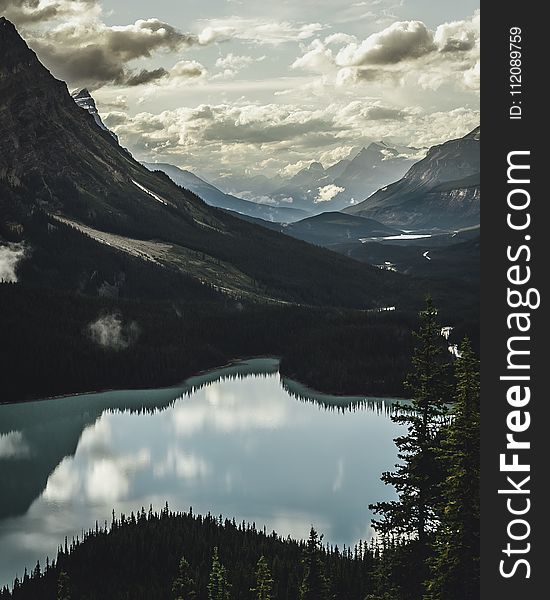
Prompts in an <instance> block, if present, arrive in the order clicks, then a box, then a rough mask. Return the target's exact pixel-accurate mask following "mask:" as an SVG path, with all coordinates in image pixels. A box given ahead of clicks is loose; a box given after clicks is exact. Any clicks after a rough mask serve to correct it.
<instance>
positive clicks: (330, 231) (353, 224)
mask: <svg viewBox="0 0 550 600" xmlns="http://www.w3.org/2000/svg"><path fill="white" fill-rule="evenodd" d="M241 216H242V215H241ZM243 218H245V219H246V220H247V221H249V222H250V223H255V224H257V225H260V226H262V227H265V228H267V229H270V230H272V231H279V232H281V233H285V234H286V235H289V236H291V237H293V238H296V239H299V240H304V241H305V242H309V243H310V244H315V245H316V246H324V247H325V248H330V249H333V250H336V251H337V252H340V249H339V248H338V246H339V245H341V244H354V243H356V244H358V245H359V246H362V244H361V241H360V240H361V238H367V237H384V236H391V235H399V234H400V233H401V231H399V230H397V229H393V228H391V227H388V226H387V225H383V224H382V223H379V222H378V221H375V220H374V219H365V218H363V217H356V216H353V215H346V214H344V213H341V212H325V213H321V214H319V215H315V216H313V217H307V218H306V219H302V220H301V221H296V222H294V223H274V222H271V221H265V220H263V219H256V218H254V217H249V216H245V217H243ZM354 258H355V257H354ZM359 260H360V259H359Z"/></svg>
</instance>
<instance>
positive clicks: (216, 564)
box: [208, 546, 231, 600]
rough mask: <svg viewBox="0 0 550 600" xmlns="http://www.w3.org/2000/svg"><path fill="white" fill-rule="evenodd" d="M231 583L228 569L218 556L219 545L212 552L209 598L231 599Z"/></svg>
mask: <svg viewBox="0 0 550 600" xmlns="http://www.w3.org/2000/svg"><path fill="white" fill-rule="evenodd" d="M230 598H231V584H230V583H229V581H228V579H227V571H226V569H225V567H224V566H223V565H222V564H221V562H220V558H219V556H218V547H217V546H215V547H214V552H213V554H212V568H211V570H210V578H209V581H208V600H230Z"/></svg>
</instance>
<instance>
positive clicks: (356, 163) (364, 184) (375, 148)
mask: <svg viewBox="0 0 550 600" xmlns="http://www.w3.org/2000/svg"><path fill="white" fill-rule="evenodd" d="M419 152H421V151H419V150H417V149H415V148H401V149H399V150H397V149H396V148H393V147H392V146H390V145H389V144H387V143H386V142H383V141H381V142H373V143H371V144H369V145H368V146H367V147H366V148H363V149H362V150H361V151H360V152H358V153H357V154H356V155H355V156H354V157H353V158H351V159H344V160H340V161H339V162H337V163H336V164H334V165H332V166H330V167H328V168H325V167H324V166H323V165H322V164H321V163H320V162H312V163H311V164H310V165H309V166H308V167H306V168H304V169H302V170H300V171H299V172H298V173H296V174H295V175H294V176H293V177H291V178H290V179H288V180H284V179H283V178H282V177H280V176H279V175H278V176H276V177H275V178H273V179H269V178H267V177H263V176H259V177H255V178H253V179H251V180H248V181H239V182H236V181H231V179H227V178H225V179H221V180H220V181H219V184H220V185H221V186H225V188H226V189H227V186H228V185H229V186H233V189H237V188H238V187H239V186H240V187H241V188H243V189H241V190H240V193H239V192H238V191H236V193H237V195H243V194H244V195H245V196H246V197H247V198H250V199H254V198H258V197H263V198H266V197H267V198H268V199H270V200H271V201H273V202H275V203H276V204H277V205H279V206H281V205H282V206H284V205H290V206H292V207H293V208H300V209H302V210H306V211H308V212H309V213H312V214H318V213H321V212H327V211H331V212H333V211H336V210H341V209H343V208H345V207H347V206H349V205H350V203H352V202H354V201H359V200H361V199H363V198H365V197H366V196H368V195H369V194H372V193H373V192H375V191H376V190H377V189H379V188H380V187H382V186H383V185H387V184H388V183H391V182H393V181H396V180H398V179H399V178H400V177H402V176H403V175H404V174H405V172H406V171H407V169H408V168H409V167H410V166H411V165H412V164H413V162H414V160H413V157H414V156H418V154H419Z"/></svg>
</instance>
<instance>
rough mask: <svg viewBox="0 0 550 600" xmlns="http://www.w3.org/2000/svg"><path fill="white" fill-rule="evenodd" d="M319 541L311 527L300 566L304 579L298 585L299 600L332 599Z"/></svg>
mask: <svg viewBox="0 0 550 600" xmlns="http://www.w3.org/2000/svg"><path fill="white" fill-rule="evenodd" d="M320 550H321V539H319V535H318V534H317V532H316V531H315V528H314V527H312V528H311V531H310V533H309V539H308V541H307V546H306V549H305V553H304V558H303V560H302V564H303V566H304V577H303V579H302V584H301V585H300V600H330V599H331V598H332V594H331V589H330V587H331V586H330V580H329V579H328V577H327V576H326V574H325V567H324V564H323V561H322V559H321V555H320V554H321V553H320Z"/></svg>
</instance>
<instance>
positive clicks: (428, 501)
mask: <svg viewBox="0 0 550 600" xmlns="http://www.w3.org/2000/svg"><path fill="white" fill-rule="evenodd" d="M440 333H441V327H440V326H439V324H438V322H437V310H436V308H435V307H434V305H433V303H432V300H431V299H430V298H428V299H427V301H426V308H425V310H424V311H422V312H421V313H420V329H419V331H418V332H417V333H415V338H416V347H415V350H414V353H413V357H412V370H411V372H410V374H409V375H408V377H407V379H406V381H405V386H406V388H407V390H408V391H409V392H410V394H411V396H412V399H413V400H412V406H411V407H410V409H404V408H403V407H401V408H399V409H398V410H397V411H396V413H395V414H394V415H392V420H393V421H394V422H397V423H404V424H406V425H407V427H408V429H407V433H406V435H404V436H401V437H398V438H396V439H395V444H396V446H397V448H398V457H399V459H400V460H401V464H398V465H396V470H395V471H393V472H385V473H383V475H382V481H383V482H384V483H385V484H387V485H392V486H393V487H395V489H396V491H397V494H398V497H399V499H398V500H397V501H391V502H379V503H377V504H374V505H370V508H371V509H372V510H373V511H374V512H376V513H378V514H381V515H382V518H381V519H380V520H374V521H373V525H374V527H375V528H376V529H377V530H378V532H380V533H381V534H382V535H392V536H397V538H398V539H402V540H405V539H406V540H410V543H411V544H412V545H413V546H414V554H413V556H414V559H415V561H416V565H415V569H414V572H415V574H416V577H417V580H416V581H410V582H409V584H410V585H408V586H407V587H408V591H407V595H405V596H404V597H411V598H419V597H421V596H422V594H423V582H424V581H425V579H426V577H427V559H428V557H429V553H430V539H431V536H432V534H433V532H434V531H435V528H436V526H437V514H436V510H435V509H436V506H437V505H438V503H439V499H440V484H441V479H442V477H443V475H442V468H441V464H440V463H439V461H438V460H437V451H438V447H439V444H440V430H441V424H442V417H443V416H444V415H445V414H446V408H445V404H446V402H448V400H449V385H448V359H447V356H446V352H445V350H444V348H443V345H442V340H441V335H440Z"/></svg>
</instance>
